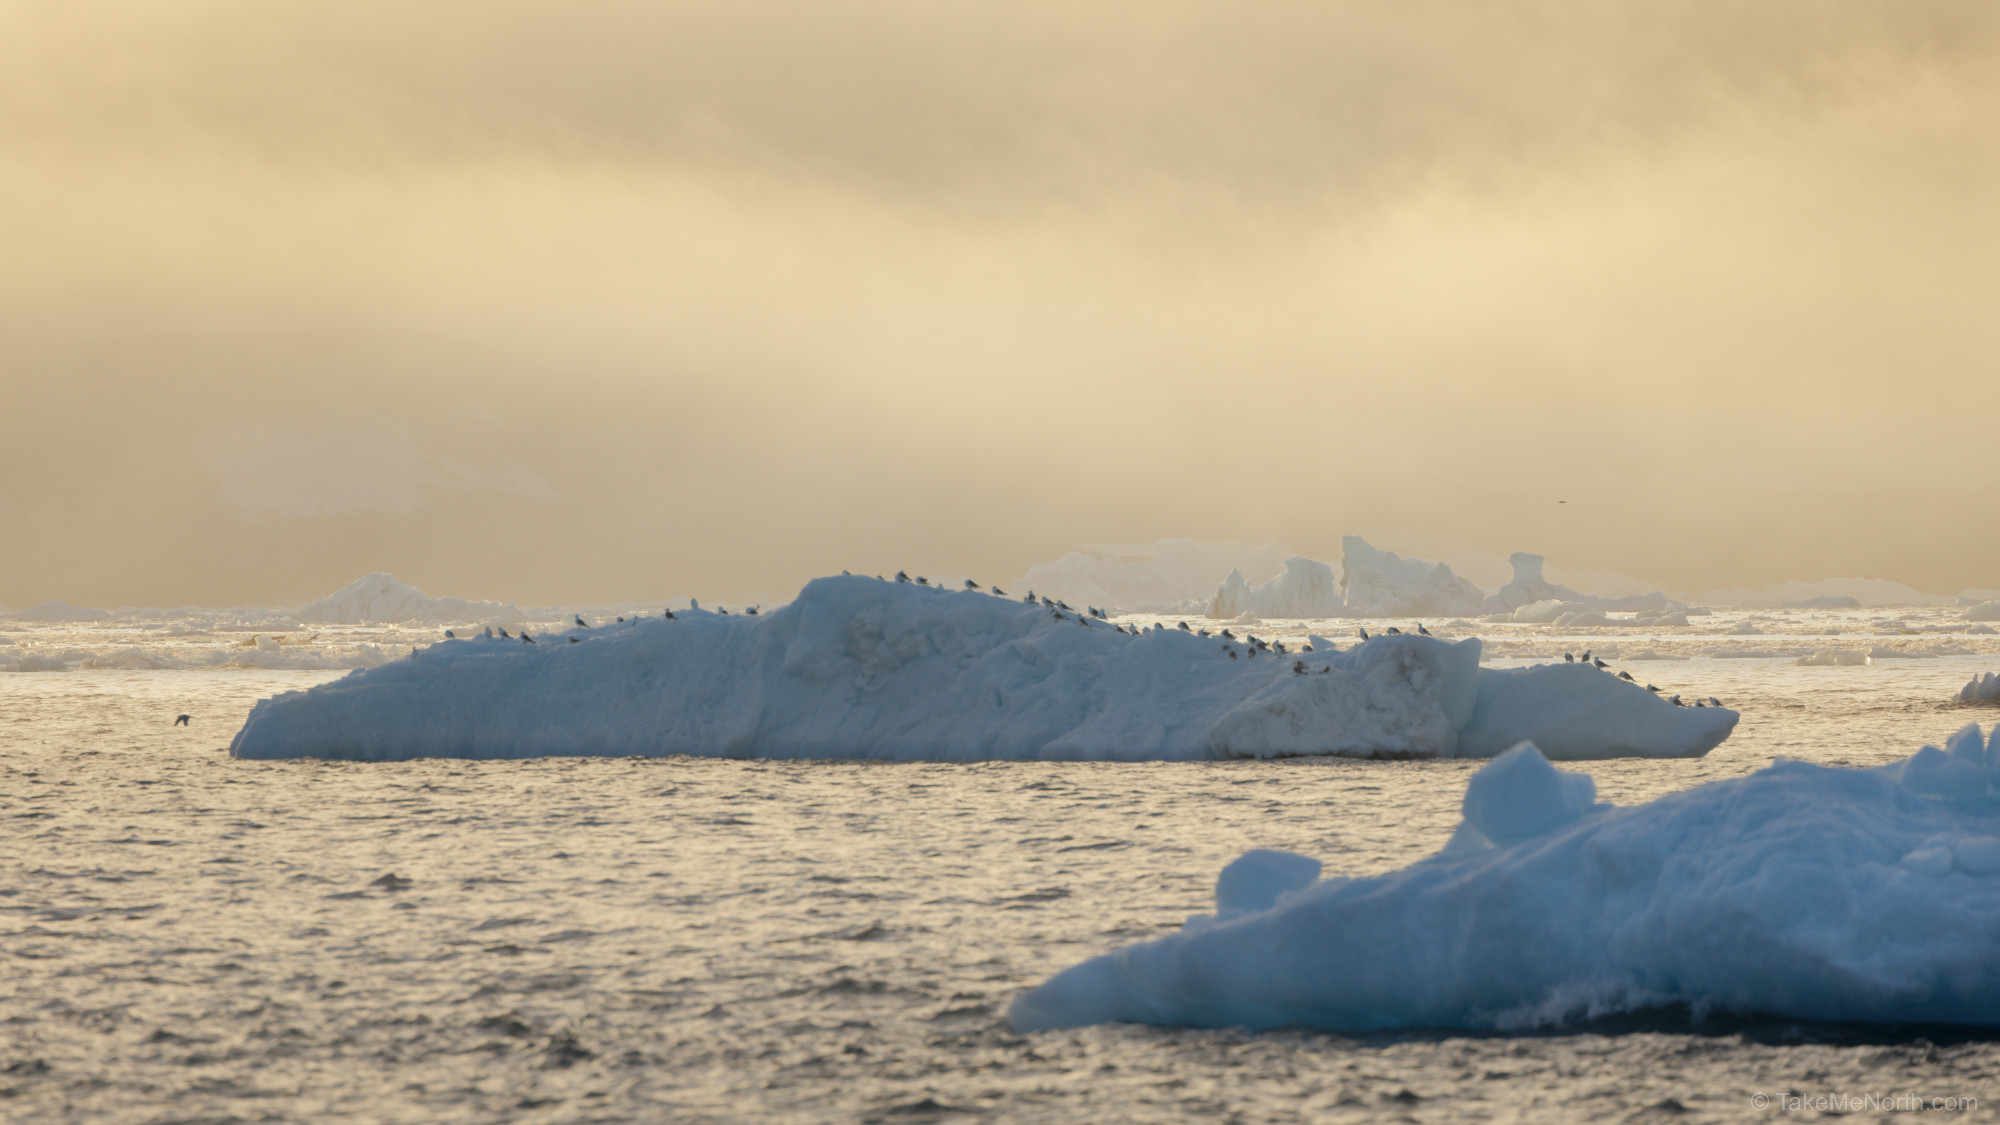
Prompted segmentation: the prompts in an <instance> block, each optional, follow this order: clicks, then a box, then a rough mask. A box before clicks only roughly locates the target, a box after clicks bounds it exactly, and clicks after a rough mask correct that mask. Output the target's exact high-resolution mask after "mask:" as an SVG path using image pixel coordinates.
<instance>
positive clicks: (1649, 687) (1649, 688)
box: [1646, 684, 1660, 695]
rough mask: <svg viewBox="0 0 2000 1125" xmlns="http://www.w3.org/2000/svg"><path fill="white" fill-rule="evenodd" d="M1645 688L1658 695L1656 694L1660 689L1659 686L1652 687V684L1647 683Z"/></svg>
mask: <svg viewBox="0 0 2000 1125" xmlns="http://www.w3.org/2000/svg"><path fill="white" fill-rule="evenodd" d="M1646 690H1647V691H1650V692H1652V693H1653V694H1654V695H1658V694H1660V689H1659V688H1656V687H1654V686H1653V685H1652V684H1647V685H1646Z"/></svg>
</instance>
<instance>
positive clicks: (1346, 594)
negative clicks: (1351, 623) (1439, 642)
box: [1340, 535, 1486, 617]
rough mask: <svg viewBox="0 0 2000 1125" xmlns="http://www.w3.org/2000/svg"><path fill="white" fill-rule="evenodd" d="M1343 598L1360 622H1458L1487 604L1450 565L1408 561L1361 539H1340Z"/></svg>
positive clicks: (1341, 589) (1353, 536)
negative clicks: (1375, 619)
mask: <svg viewBox="0 0 2000 1125" xmlns="http://www.w3.org/2000/svg"><path fill="white" fill-rule="evenodd" d="M1340 596H1341V600H1342V601H1344V602H1346V604H1347V609H1348V612H1350V613H1353V614H1355V615H1357V616H1361V617H1458V616H1463V615H1465V614H1469V613H1477V612H1479V607H1480V603H1482V602H1483V601H1485V599H1486V595H1485V594H1484V593H1483V592H1482V591H1481V590H1480V589H1479V587H1478V586H1475V585H1473V584H1472V583H1471V582H1468V581H1466V580H1465V579H1463V578H1460V577H1459V576H1458V575H1456V574H1453V573H1452V570H1451V568H1450V567H1448V566H1446V565H1445V564H1443V563H1429V562H1425V561H1424V560H1422V559H1406V558H1403V557H1402V556H1401V555H1397V554H1392V553H1390V552H1388V551H1384V550H1382V549H1380V548H1378V547H1371V546H1369V545H1368V542H1367V540H1365V539H1363V538H1361V537H1360V536H1359V535H1347V536H1343V537H1342V538H1341V540H1340Z"/></svg>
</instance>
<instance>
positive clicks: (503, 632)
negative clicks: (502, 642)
mask: <svg viewBox="0 0 2000 1125" xmlns="http://www.w3.org/2000/svg"><path fill="white" fill-rule="evenodd" d="M500 635H501V636H502V637H505V638H506V639H508V640H510V641H511V640H513V639H514V635H513V634H512V633H509V632H508V631H507V627H506V626H505V625H502V626H500Z"/></svg>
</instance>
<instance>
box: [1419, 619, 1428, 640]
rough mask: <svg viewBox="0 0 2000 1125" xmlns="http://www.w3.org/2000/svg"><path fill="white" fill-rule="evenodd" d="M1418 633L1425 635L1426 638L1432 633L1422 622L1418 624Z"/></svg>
mask: <svg viewBox="0 0 2000 1125" xmlns="http://www.w3.org/2000/svg"><path fill="white" fill-rule="evenodd" d="M1417 632H1419V633H1421V634H1423V635H1424V636H1426V637H1428V636H1430V635H1431V631H1430V630H1429V629H1426V628H1424V623H1423V622H1421V621H1419V622H1417Z"/></svg>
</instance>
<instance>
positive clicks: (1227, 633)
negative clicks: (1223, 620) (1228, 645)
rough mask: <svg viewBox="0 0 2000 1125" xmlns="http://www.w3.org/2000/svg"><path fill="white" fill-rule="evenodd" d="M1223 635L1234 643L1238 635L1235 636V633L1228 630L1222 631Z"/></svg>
mask: <svg viewBox="0 0 2000 1125" xmlns="http://www.w3.org/2000/svg"><path fill="white" fill-rule="evenodd" d="M1222 635H1223V636H1224V637H1226V638H1228V639H1229V640H1232V641H1233V640H1235V639H1236V634H1234V633H1232V632H1230V631H1229V630H1227V629H1224V630H1223V631H1222Z"/></svg>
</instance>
